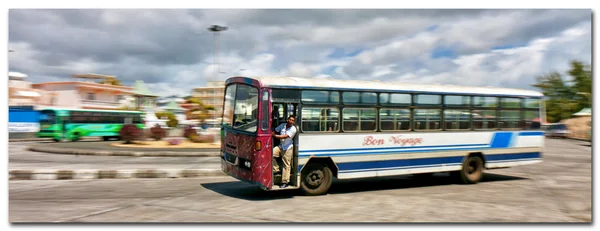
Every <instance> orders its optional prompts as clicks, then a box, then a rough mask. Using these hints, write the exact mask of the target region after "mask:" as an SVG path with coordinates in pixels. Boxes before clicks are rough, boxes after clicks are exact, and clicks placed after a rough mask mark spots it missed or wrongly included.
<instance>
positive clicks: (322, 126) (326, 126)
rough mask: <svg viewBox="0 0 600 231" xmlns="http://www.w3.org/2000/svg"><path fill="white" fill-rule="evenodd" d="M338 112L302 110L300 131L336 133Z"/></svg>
mask: <svg viewBox="0 0 600 231" xmlns="http://www.w3.org/2000/svg"><path fill="white" fill-rule="evenodd" d="M338 120H339V111H338V109H337V108H319V107H303V108H302V131H306V132H337V131H339V126H338Z"/></svg>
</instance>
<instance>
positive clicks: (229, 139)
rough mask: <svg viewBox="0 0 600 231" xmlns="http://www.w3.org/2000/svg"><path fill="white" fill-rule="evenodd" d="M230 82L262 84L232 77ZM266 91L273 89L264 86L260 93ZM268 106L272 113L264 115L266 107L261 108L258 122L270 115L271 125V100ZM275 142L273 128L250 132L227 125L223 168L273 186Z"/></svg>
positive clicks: (231, 173) (260, 103)
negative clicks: (247, 162) (263, 109)
mask: <svg viewBox="0 0 600 231" xmlns="http://www.w3.org/2000/svg"><path fill="white" fill-rule="evenodd" d="M230 81H231V82H233V83H241V82H245V83H246V84H252V85H255V86H256V85H260V84H258V83H256V82H251V81H248V80H247V79H244V78H232V79H230ZM254 81H255V80H254ZM263 91H269V90H268V89H261V90H260V95H262V92H263ZM269 94H270V92H269ZM262 104H263V102H262V100H259V108H262V107H263V105H262ZM267 106H268V107H269V113H268V114H267V115H263V114H264V113H263V112H262V110H259V113H258V121H262V120H263V118H266V119H267V120H269V124H271V121H270V116H269V115H270V114H271V109H270V107H271V105H270V103H269V105H267ZM257 142H259V143H260V145H259V148H260V149H258V150H257ZM272 142H273V140H272V137H271V133H270V129H267V130H263V129H262V128H258V129H257V132H256V133H248V132H240V131H235V130H233V129H230V128H224V129H223V138H222V140H221V150H222V151H223V153H222V159H221V166H222V168H223V171H224V172H225V173H227V174H228V175H230V176H233V177H235V178H237V179H239V180H242V181H246V182H250V183H256V184H261V185H263V186H264V187H266V188H269V189H270V188H271V187H272V184H273V179H272V170H271V169H272V168H273V167H272V163H271V161H272V156H271V155H272V154H271V152H272V147H271V146H272ZM246 161H249V162H250V166H251V167H250V168H248V167H247V166H246V164H245V162H246Z"/></svg>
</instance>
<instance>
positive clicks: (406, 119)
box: [379, 109, 410, 131]
mask: <svg viewBox="0 0 600 231" xmlns="http://www.w3.org/2000/svg"><path fill="white" fill-rule="evenodd" d="M379 120H380V125H379V126H380V128H381V130H382V131H407V130H410V110H408V109H381V110H379Z"/></svg>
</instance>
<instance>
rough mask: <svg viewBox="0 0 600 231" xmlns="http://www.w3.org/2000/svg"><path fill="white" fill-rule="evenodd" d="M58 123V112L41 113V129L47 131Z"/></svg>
mask: <svg viewBox="0 0 600 231" xmlns="http://www.w3.org/2000/svg"><path fill="white" fill-rule="evenodd" d="M55 123H56V112H54V111H52V110H43V111H41V112H40V125H41V126H40V129H42V130H43V129H45V128H47V127H50V126H51V125H53V124H55Z"/></svg>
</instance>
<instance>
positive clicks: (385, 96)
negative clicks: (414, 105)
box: [379, 93, 412, 106]
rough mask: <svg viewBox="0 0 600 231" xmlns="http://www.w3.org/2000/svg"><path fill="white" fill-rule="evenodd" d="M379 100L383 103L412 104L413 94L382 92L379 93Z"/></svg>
mask: <svg viewBox="0 0 600 231" xmlns="http://www.w3.org/2000/svg"><path fill="white" fill-rule="evenodd" d="M379 102H380V103H381V105H406V106H408V105H411V102H412V100H411V95H410V94H389V93H381V94H379Z"/></svg>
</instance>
